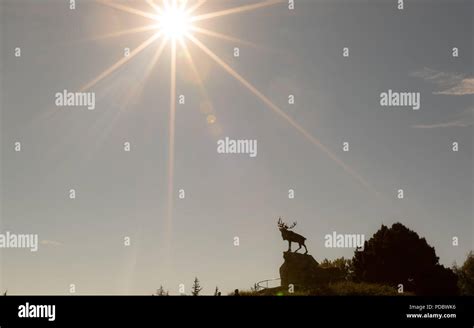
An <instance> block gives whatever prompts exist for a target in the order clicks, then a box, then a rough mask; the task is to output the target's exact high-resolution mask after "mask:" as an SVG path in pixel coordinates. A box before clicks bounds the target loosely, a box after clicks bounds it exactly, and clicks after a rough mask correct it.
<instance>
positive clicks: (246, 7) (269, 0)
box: [191, 0, 283, 22]
mask: <svg viewBox="0 0 474 328" xmlns="http://www.w3.org/2000/svg"><path fill="white" fill-rule="evenodd" d="M282 2H283V0H266V1H262V2H259V3H255V4H251V5H244V6H240V7H234V8H230V9H225V10H220V11H215V12H211V13H207V14H202V15H198V16H194V17H193V18H192V19H191V21H192V22H198V21H202V20H207V19H211V18H217V17H222V16H227V15H233V14H238V13H241V12H245V11H252V10H256V9H260V8H264V7H269V6H273V5H276V4H280V3H282Z"/></svg>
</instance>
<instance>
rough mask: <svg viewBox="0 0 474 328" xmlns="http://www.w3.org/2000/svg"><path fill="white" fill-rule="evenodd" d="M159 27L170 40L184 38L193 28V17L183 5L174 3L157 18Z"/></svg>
mask: <svg viewBox="0 0 474 328" xmlns="http://www.w3.org/2000/svg"><path fill="white" fill-rule="evenodd" d="M157 20H158V29H159V30H160V31H161V32H162V33H163V35H164V36H165V37H166V38H167V39H170V40H178V39H182V38H183V37H184V36H185V35H186V34H188V33H189V31H190V29H191V17H190V15H189V14H188V12H187V11H186V10H185V9H184V8H183V7H178V6H176V5H172V6H170V7H169V8H166V9H164V10H163V11H162V13H161V14H160V15H159V17H158V18H157Z"/></svg>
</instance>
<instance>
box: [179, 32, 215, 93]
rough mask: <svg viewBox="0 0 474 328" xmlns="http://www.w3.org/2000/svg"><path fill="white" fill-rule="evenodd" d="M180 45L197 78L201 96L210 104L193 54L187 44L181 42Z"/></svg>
mask: <svg viewBox="0 0 474 328" xmlns="http://www.w3.org/2000/svg"><path fill="white" fill-rule="evenodd" d="M180 45H181V48H182V49H183V50H184V56H185V57H186V60H187V62H188V64H189V66H190V67H191V70H192V71H193V74H194V76H195V77H196V80H197V83H198V86H199V91H200V93H201V96H203V97H204V99H205V101H207V102H209V95H208V93H207V90H206V87H205V86H204V82H203V81H202V78H201V75H200V74H199V71H198V70H197V66H196V64H195V63H194V60H193V57H192V56H191V52H190V51H189V49H188V46H187V45H186V42H184V41H183V40H180Z"/></svg>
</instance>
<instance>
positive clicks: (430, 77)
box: [412, 67, 474, 96]
mask: <svg viewBox="0 0 474 328" xmlns="http://www.w3.org/2000/svg"><path fill="white" fill-rule="evenodd" d="M412 76H414V77H418V78H421V79H423V80H425V81H427V82H430V83H433V84H435V85H437V86H438V87H440V88H442V89H443V90H441V91H435V92H433V94H436V95H448V96H464V95H472V94H474V77H471V76H468V75H467V74H460V73H449V72H440V71H437V70H434V69H431V68H426V67H425V68H424V69H422V70H421V71H416V72H414V73H413V74H412Z"/></svg>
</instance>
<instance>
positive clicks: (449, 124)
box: [412, 121, 472, 129]
mask: <svg viewBox="0 0 474 328" xmlns="http://www.w3.org/2000/svg"><path fill="white" fill-rule="evenodd" d="M471 125H472V122H471V123H466V122H462V121H452V122H446V123H438V124H418V125H413V126H412V127H413V128H415V129H437V128H465V127H468V126H471Z"/></svg>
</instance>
